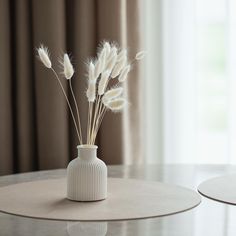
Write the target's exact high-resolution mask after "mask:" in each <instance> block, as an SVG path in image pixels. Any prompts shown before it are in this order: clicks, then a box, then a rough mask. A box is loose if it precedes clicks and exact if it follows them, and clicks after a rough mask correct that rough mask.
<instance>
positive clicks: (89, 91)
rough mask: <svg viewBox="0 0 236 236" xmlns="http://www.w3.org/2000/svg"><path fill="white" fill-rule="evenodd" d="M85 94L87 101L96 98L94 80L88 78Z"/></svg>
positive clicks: (92, 100)
mask: <svg viewBox="0 0 236 236" xmlns="http://www.w3.org/2000/svg"><path fill="white" fill-rule="evenodd" d="M86 96H87V98H88V101H89V102H94V101H95V98H96V80H89V82H88V89H87V91H86Z"/></svg>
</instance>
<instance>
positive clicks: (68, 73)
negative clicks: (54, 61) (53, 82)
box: [63, 53, 75, 79]
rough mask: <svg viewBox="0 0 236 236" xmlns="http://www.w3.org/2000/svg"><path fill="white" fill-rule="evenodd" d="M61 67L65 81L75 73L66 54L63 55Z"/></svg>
mask: <svg viewBox="0 0 236 236" xmlns="http://www.w3.org/2000/svg"><path fill="white" fill-rule="evenodd" d="M63 67H64V75H65V77H66V79H71V77H72V76H73V74H74V72H75V71H74V68H73V66H72V64H71V61H70V58H69V56H68V54H67V53H65V54H64V62H63Z"/></svg>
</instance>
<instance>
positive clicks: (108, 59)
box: [106, 46, 118, 64]
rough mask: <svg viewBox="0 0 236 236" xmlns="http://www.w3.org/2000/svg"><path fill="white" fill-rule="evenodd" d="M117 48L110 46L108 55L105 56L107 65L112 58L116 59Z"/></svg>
mask: <svg viewBox="0 0 236 236" xmlns="http://www.w3.org/2000/svg"><path fill="white" fill-rule="evenodd" d="M117 50H118V49H117V47H116V46H112V48H111V50H110V53H109V54H108V55H107V58H106V60H107V64H108V63H109V62H110V61H111V60H112V59H113V58H114V57H117Z"/></svg>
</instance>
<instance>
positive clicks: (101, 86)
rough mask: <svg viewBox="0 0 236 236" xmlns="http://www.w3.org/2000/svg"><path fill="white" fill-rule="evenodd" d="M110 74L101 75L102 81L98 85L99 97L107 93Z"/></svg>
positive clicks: (105, 72)
mask: <svg viewBox="0 0 236 236" xmlns="http://www.w3.org/2000/svg"><path fill="white" fill-rule="evenodd" d="M109 75H110V72H109V71H107V70H106V71H104V72H103V73H102V75H101V79H100V81H99V84H98V95H103V94H104V92H105V89H106V87H107V83H108V79H109Z"/></svg>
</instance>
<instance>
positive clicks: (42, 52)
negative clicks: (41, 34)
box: [37, 44, 52, 68]
mask: <svg viewBox="0 0 236 236" xmlns="http://www.w3.org/2000/svg"><path fill="white" fill-rule="evenodd" d="M37 51H38V56H39V59H40V60H41V62H42V63H43V64H44V65H45V66H46V67H47V68H51V67H52V63H51V60H50V57H49V51H48V48H47V47H45V46H44V45H42V44H41V45H40V47H39V48H38V49H37Z"/></svg>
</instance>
